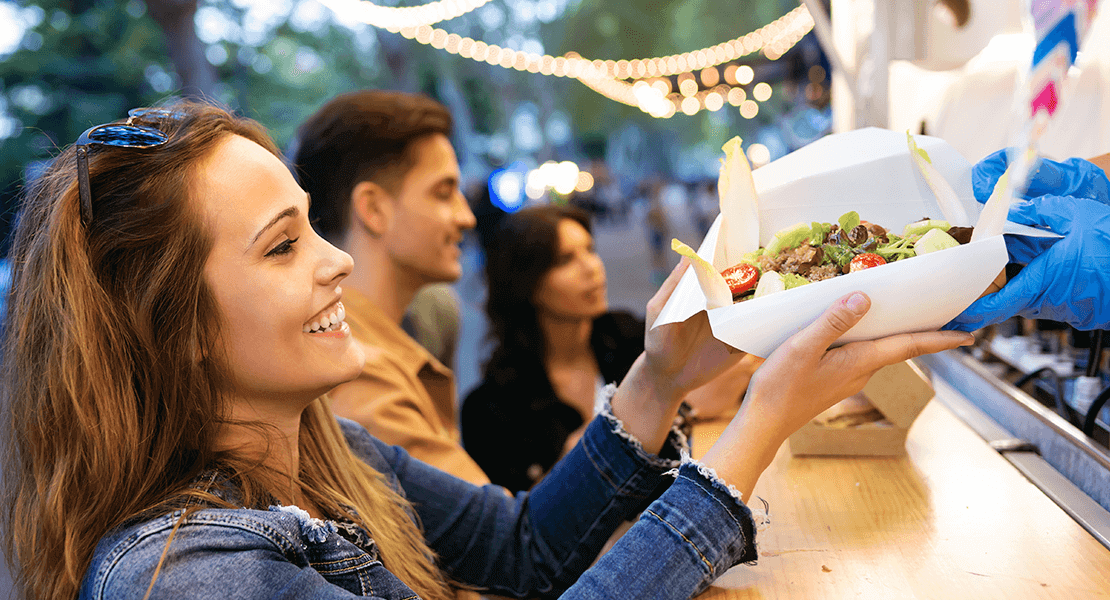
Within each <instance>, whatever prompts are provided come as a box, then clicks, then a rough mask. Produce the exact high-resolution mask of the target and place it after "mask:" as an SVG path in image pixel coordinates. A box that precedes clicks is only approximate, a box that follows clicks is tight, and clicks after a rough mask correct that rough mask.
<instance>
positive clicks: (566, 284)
mask: <svg viewBox="0 0 1110 600" xmlns="http://www.w3.org/2000/svg"><path fill="white" fill-rule="evenodd" d="M556 238H557V248H556V251H555V264H554V265H552V267H551V269H550V270H548V272H547V273H546V274H545V275H544V276H543V278H542V279H540V284H539V287H537V288H536V293H535V295H534V296H533V299H532V301H533V303H534V304H535V305H536V309H537V312H538V314H539V315H540V316H541V317H547V318H556V319H594V318H596V317H598V316H600V315H601V314H602V313H604V312H605V311H606V310H607V309H608V307H609V303H608V299H607V298H606V295H605V291H606V290H605V265H604V264H602V263H601V257H599V256H598V255H597V252H595V251H594V238H593V236H591V235H590V233H589V232H588V231H586V228H585V227H582V225H580V224H579V223H578V222H577V221H574V220H572V219H563V220H562V221H560V222H559V225H558V229H557V235H556Z"/></svg>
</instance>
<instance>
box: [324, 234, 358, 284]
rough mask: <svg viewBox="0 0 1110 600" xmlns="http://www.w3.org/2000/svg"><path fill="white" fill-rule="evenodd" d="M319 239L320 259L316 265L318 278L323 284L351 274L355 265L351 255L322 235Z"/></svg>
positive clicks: (334, 281)
mask: <svg viewBox="0 0 1110 600" xmlns="http://www.w3.org/2000/svg"><path fill="white" fill-rule="evenodd" d="M317 239H318V240H319V241H320V259H319V261H318V263H317V266H316V280H317V281H318V282H319V283H320V284H321V285H332V284H335V283H338V282H339V281H340V280H342V279H343V278H344V277H346V276H348V275H350V274H351V271H352V270H353V269H354V267H355V261H354V259H353V258H351V255H350V254H347V253H346V252H344V251H342V250H340V249H339V248H336V247H335V246H332V245H331V244H330V243H328V241H327V240H325V239H324V238H322V237H317Z"/></svg>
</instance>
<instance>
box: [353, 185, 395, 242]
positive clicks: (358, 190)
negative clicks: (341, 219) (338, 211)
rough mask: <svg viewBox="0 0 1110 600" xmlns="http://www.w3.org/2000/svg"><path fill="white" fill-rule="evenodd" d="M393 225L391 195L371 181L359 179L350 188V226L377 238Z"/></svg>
mask: <svg viewBox="0 0 1110 600" xmlns="http://www.w3.org/2000/svg"><path fill="white" fill-rule="evenodd" d="M392 225H393V197H392V196H391V195H390V194H389V192H387V191H386V190H385V188H383V187H382V186H380V185H378V184H376V183H374V182H373V181H360V182H359V183H357V184H356V185H355V187H354V189H352V190H351V226H353V227H362V228H363V229H365V230H366V232H367V233H369V234H370V236H371V237H374V238H379V237H381V236H382V235H384V234H385V232H387V231H389V228H390V227H391V226H392Z"/></svg>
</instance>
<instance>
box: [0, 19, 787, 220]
mask: <svg viewBox="0 0 1110 600" xmlns="http://www.w3.org/2000/svg"><path fill="white" fill-rule="evenodd" d="M384 1H385V2H387V3H389V2H390V0H384ZM424 2H425V0H397V1H396V2H394V3H396V4H403V5H412V4H422V3H424ZM0 4H3V5H5V6H9V7H11V6H14V7H15V10H16V12H17V14H18V16H19V18H20V19H21V21H22V23H23V24H24V26H25V28H26V31H25V33H24V36H23V39H22V41H21V43H20V45H19V47H18V49H16V50H15V51H13V52H11V53H10V54H8V55H6V56H5V55H3V54H0V184H2V188H0V235H3V236H4V238H5V239H6V232H7V228H8V225H9V224H10V221H11V216H12V213H13V210H14V199H15V197H16V195H17V193H18V191H19V189H20V188H21V186H22V182H23V181H24V179H25V177H26V176H27V174H28V173H33V172H34V170H35V168H36V166H37V165H41V164H42V162H43V161H45V160H48V159H49V158H50V157H52V156H53V155H55V154H56V153H57V149H58V148H60V147H61V146H64V145H65V144H68V143H70V142H71V141H72V140H74V139H75V138H76V137H77V136H78V135H79V134H80V133H81V131H83V130H84V129H86V128H88V127H89V126H91V125H93V124H96V123H103V122H107V121H111V120H114V119H117V118H120V117H121V116H123V115H124V114H126V111H127V109H128V108H130V107H133V106H141V105H152V104H158V103H161V102H167V101H170V100H172V99H173V98H175V97H179V96H183V95H199V96H203V97H207V98H212V99H215V100H217V101H220V102H223V103H224V104H226V105H228V106H230V107H232V108H234V109H237V110H239V111H240V112H242V113H243V114H246V115H247V116H250V117H252V118H255V119H257V120H259V121H260V122H261V123H263V124H264V125H265V126H267V127H268V128H269V129H270V131H271V132H272V133H273V135H274V137H275V138H276V139H277V141H278V143H279V144H280V145H282V146H283V147H284V146H285V145H286V144H287V143H288V142H289V141H290V140H291V139H292V137H293V135H294V133H295V129H296V126H297V125H298V124H299V123H300V122H301V121H303V120H304V118H305V117H307V116H308V115H309V114H311V113H312V112H313V111H315V110H316V109H317V108H318V107H319V106H320V105H321V104H322V103H323V102H325V101H326V100H327V99H329V98H331V97H332V96H334V95H336V94H338V93H342V92H344V91H348V90H352V89H357V88H365V87H383V88H391V89H400V90H405V91H411V92H423V93H426V94H428V95H430V96H432V97H434V98H436V99H438V100H440V101H441V102H443V103H445V104H446V105H447V106H448V107H449V108H450V109H451V111H452V113H453V114H454V115H455V117H456V123H457V126H456V129H457V135H456V139H455V142H456V147H457V149H458V150H459V156H460V161H461V162H462V163H463V167H464V170H465V171H466V172H467V173H468V174H469V175H471V176H477V177H481V176H484V174H485V171H487V170H488V169H489V168H490V166H492V165H496V164H498V163H501V162H503V161H507V160H515V159H518V158H520V157H525V158H526V160H529V161H532V162H535V163H538V162H543V161H544V160H549V159H555V160H565V159H576V160H584V159H585V154H587V153H588V154H589V155H590V156H600V155H603V154H604V153H606V152H607V150H606V148H607V146H608V145H609V144H610V141H611V140H613V139H618V140H623V142H622V143H624V142H628V141H629V140H631V141H633V142H635V143H636V144H640V145H643V146H645V148H640V149H637V148H631V147H628V148H618V154H620V155H621V156H625V157H626V158H628V157H639V158H635V160H636V161H640V162H641V163H642V164H644V165H651V167H650V169H649V170H654V169H664V170H666V169H670V168H673V164H675V163H676V162H679V163H681V161H682V159H680V158H678V156H679V155H680V154H681V153H682V152H684V151H685V150H684V148H689V147H692V146H698V147H701V148H702V149H703V150H705V152H708V154H709V155H715V154H716V153H717V151H718V150H719V148H720V144H721V143H723V141H724V140H725V139H727V138H728V137H731V136H732V135H735V134H740V135H743V136H744V137H745V138H746V139H747V138H749V137H750V132H752V131H754V130H755V128H757V127H759V126H760V125H762V124H766V123H768V122H773V121H774V118H775V115H774V114H771V113H772V112H774V110H777V109H772V105H768V106H767V107H766V108H767V109H768V110H765V111H764V112H761V114H760V116H759V118H758V119H757V120H756V121H747V120H743V119H740V118H739V115H737V114H735V113H736V111H735V109H731V108H729V109H727V110H722V111H719V112H718V113H706V112H702V113H699V114H698V115H697V116H695V117H686V116H683V115H679V116H677V117H674V118H672V119H667V120H661V119H653V118H651V117H649V116H648V115H646V114H644V113H642V112H641V111H640V110H639V109H637V108H633V107H628V106H624V105H621V104H618V103H615V102H613V101H611V100H608V99H606V98H603V97H601V96H599V95H597V94H596V93H594V92H593V91H591V90H589V89H587V88H586V87H585V86H583V85H581V84H580V83H578V82H577V81H573V80H569V79H563V78H556V77H543V76H540V75H535V74H530V73H526V72H518V71H515V70H507V69H503V68H502V67H500V66H494V65H489V64H486V63H483V62H475V61H473V60H469V59H465V58H462V57H459V56H455V55H449V54H447V53H445V52H442V51H440V50H436V49H433V48H431V47H429V46H426V45H422V44H419V43H417V42H415V41H413V40H409V39H405V38H404V37H402V36H401V35H399V34H394V33H389V32H387V31H385V30H380V29H376V28H373V27H370V26H368V25H364V24H360V23H357V22H354V21H351V20H349V18H347V17H346V16H344V15H336V14H334V13H332V12H331V11H330V10H329V9H326V8H324V7H323V6H322V5H321V4H319V3H318V2H315V1H314V0H289V1H286V2H269V1H266V0H146V1H145V2H144V0H0ZM738 4H739V5H738ZM794 6H795V3H794V2H791V1H788V0H772V1H765V0H759V1H757V0H745V1H744V2H742V3H722V2H715V1H713V0H630V1H628V2H618V3H614V2H605V1H603V0H550V1H547V2H533V1H531V0H529V1H527V2H525V1H520V0H496V1H495V2H491V3H489V4H487V5H485V6H483V7H482V8H480V9H478V10H476V11H474V12H472V13H469V14H467V15H464V16H462V17H460V18H457V19H453V20H451V21H449V22H445V23H443V24H442V25H441V26H442V27H443V28H445V29H447V30H448V31H449V32H452V33H457V34H459V35H463V36H469V37H472V38H474V39H478V40H482V41H484V42H486V43H487V44H497V45H500V46H502V47H506V48H513V49H517V50H525V51H528V52H537V53H547V54H553V55H561V54H564V53H566V52H568V51H576V52H579V53H580V54H582V55H583V56H587V57H589V58H602V59H610V58H611V59H621V58H638V57H649V56H660V55H669V54H675V53H680V52H684V51H688V50H693V49H697V48H703V47H707V46H711V45H714V44H717V43H719V42H721V41H724V40H727V39H731V38H734V37H736V36H738V35H741V34H743V33H746V32H748V31H751V30H753V29H755V28H757V27H760V26H762V25H765V24H766V23H768V22H770V21H772V20H774V19H775V18H777V17H779V16H781V15H782V14H784V13H785V12H786V11H787V10H789V9H790V8H793V7H794ZM543 11H547V12H543ZM779 104H781V103H779ZM568 117H569V123H568V122H567V121H568ZM757 121H758V122H757ZM568 125H569V129H568ZM568 131H569V132H571V133H573V136H574V138H577V139H579V140H582V139H589V140H591V141H592V142H591V144H590V147H589V148H588V149H585V148H579V147H577V146H576V144H574V138H569V137H568V136H567V132H568ZM560 132H562V133H560ZM536 144H538V146H536ZM647 148H650V149H651V150H650V151H647V150H646V149H647ZM705 152H703V154H705ZM628 160H632V159H631V158H628Z"/></svg>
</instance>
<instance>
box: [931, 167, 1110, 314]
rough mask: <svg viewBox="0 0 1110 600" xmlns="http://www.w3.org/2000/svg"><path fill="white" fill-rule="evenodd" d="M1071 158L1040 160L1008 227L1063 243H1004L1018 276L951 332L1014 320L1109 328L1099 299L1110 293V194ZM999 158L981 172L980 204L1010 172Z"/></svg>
mask: <svg viewBox="0 0 1110 600" xmlns="http://www.w3.org/2000/svg"><path fill="white" fill-rule="evenodd" d="M1107 158H1110V155H1104V156H1103V157H1096V158H1095V159H1093V160H1094V161H1098V163H1099V164H1096V163H1095V162H1092V161H1087V160H1083V159H1079V158H1072V159H1068V160H1066V161H1062V162H1057V161H1052V160H1047V159H1042V160H1041V161H1040V162H1039V163H1038V165H1037V169H1036V170H1035V171H1034V173H1033V175H1032V177H1031V178H1030V182H1029V185H1028V187H1027V189H1026V190H1025V191H1024V193H1023V194H1021V196H1022V197H1023V198H1026V199H1027V201H1023V202H1015V203H1014V205H1013V206H1011V207H1010V215H1009V219H1010V221H1013V222H1015V223H1020V224H1023V225H1029V226H1032V227H1039V228H1044V229H1049V230H1051V231H1053V232H1055V233H1058V234H1060V235H1062V236H1063V237H1062V238H1034V237H1027V236H1016V235H1007V236H1006V248H1007V250H1008V251H1009V254H1010V262H1011V263H1013V264H1017V265H1022V266H1023V267H1022V269H1021V271H1020V273H1018V275H1017V276H1016V277H1014V278H1013V280H1011V281H1010V282H1008V283H1007V284H1006V285H1005V286H1004V287H1003V288H1002V290H1000V291H998V292H997V293H993V294H988V295H986V296H984V297H982V298H980V299H979V300H977V301H976V302H975V303H974V304H972V305H971V306H970V307H968V308H967V310H965V311H964V312H963V313H961V314H960V315H959V316H957V317H956V318H955V319H953V320H952V322H950V323H948V324H947V325H945V328H946V329H959V330H964V331H973V330H975V329H979V328H981V327H985V326H987V325H991V324H994V323H999V322H1002V321H1005V320H1006V319H1009V318H1011V317H1014V316H1023V317H1028V318H1035V319H1048V320H1052V321H1058V322H1061V323H1067V324H1069V325H1072V326H1073V327H1076V328H1078V329H1085V330H1087V329H1105V328H1107V327H1110V307H1108V306H1107V305H1106V303H1105V302H1104V301H1102V300H1101V299H1102V298H1104V297H1105V296H1106V294H1107V292H1108V291H1110V290H1108V287H1110V274H1108V273H1107V271H1108V269H1107V268H1106V265H1107V264H1108V263H1107V255H1108V254H1110V241H1108V239H1110V231H1108V226H1110V207H1108V203H1110V193H1108V187H1110V182H1108V181H1107V178H1106V174H1105V172H1104V171H1103V169H1102V167H1101V166H1100V165H1102V164H1107V163H1108V162H1110V161H1108V160H1107ZM1008 164H1009V162H1008V158H1007V152H1006V151H1005V150H1001V151H999V152H996V153H994V154H992V155H990V156H988V157H987V158H985V159H983V160H982V161H980V162H979V163H978V164H976V165H975V168H974V170H973V172H972V180H973V183H974V187H975V197H976V199H978V200H979V201H980V202H984V201H986V199H987V198H988V197H989V196H990V194H991V191H992V190H993V189H994V185H995V183H996V182H997V181H998V178H999V177H1000V176H1001V175H1002V173H1003V172H1005V170H1006V168H1007V166H1008Z"/></svg>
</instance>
